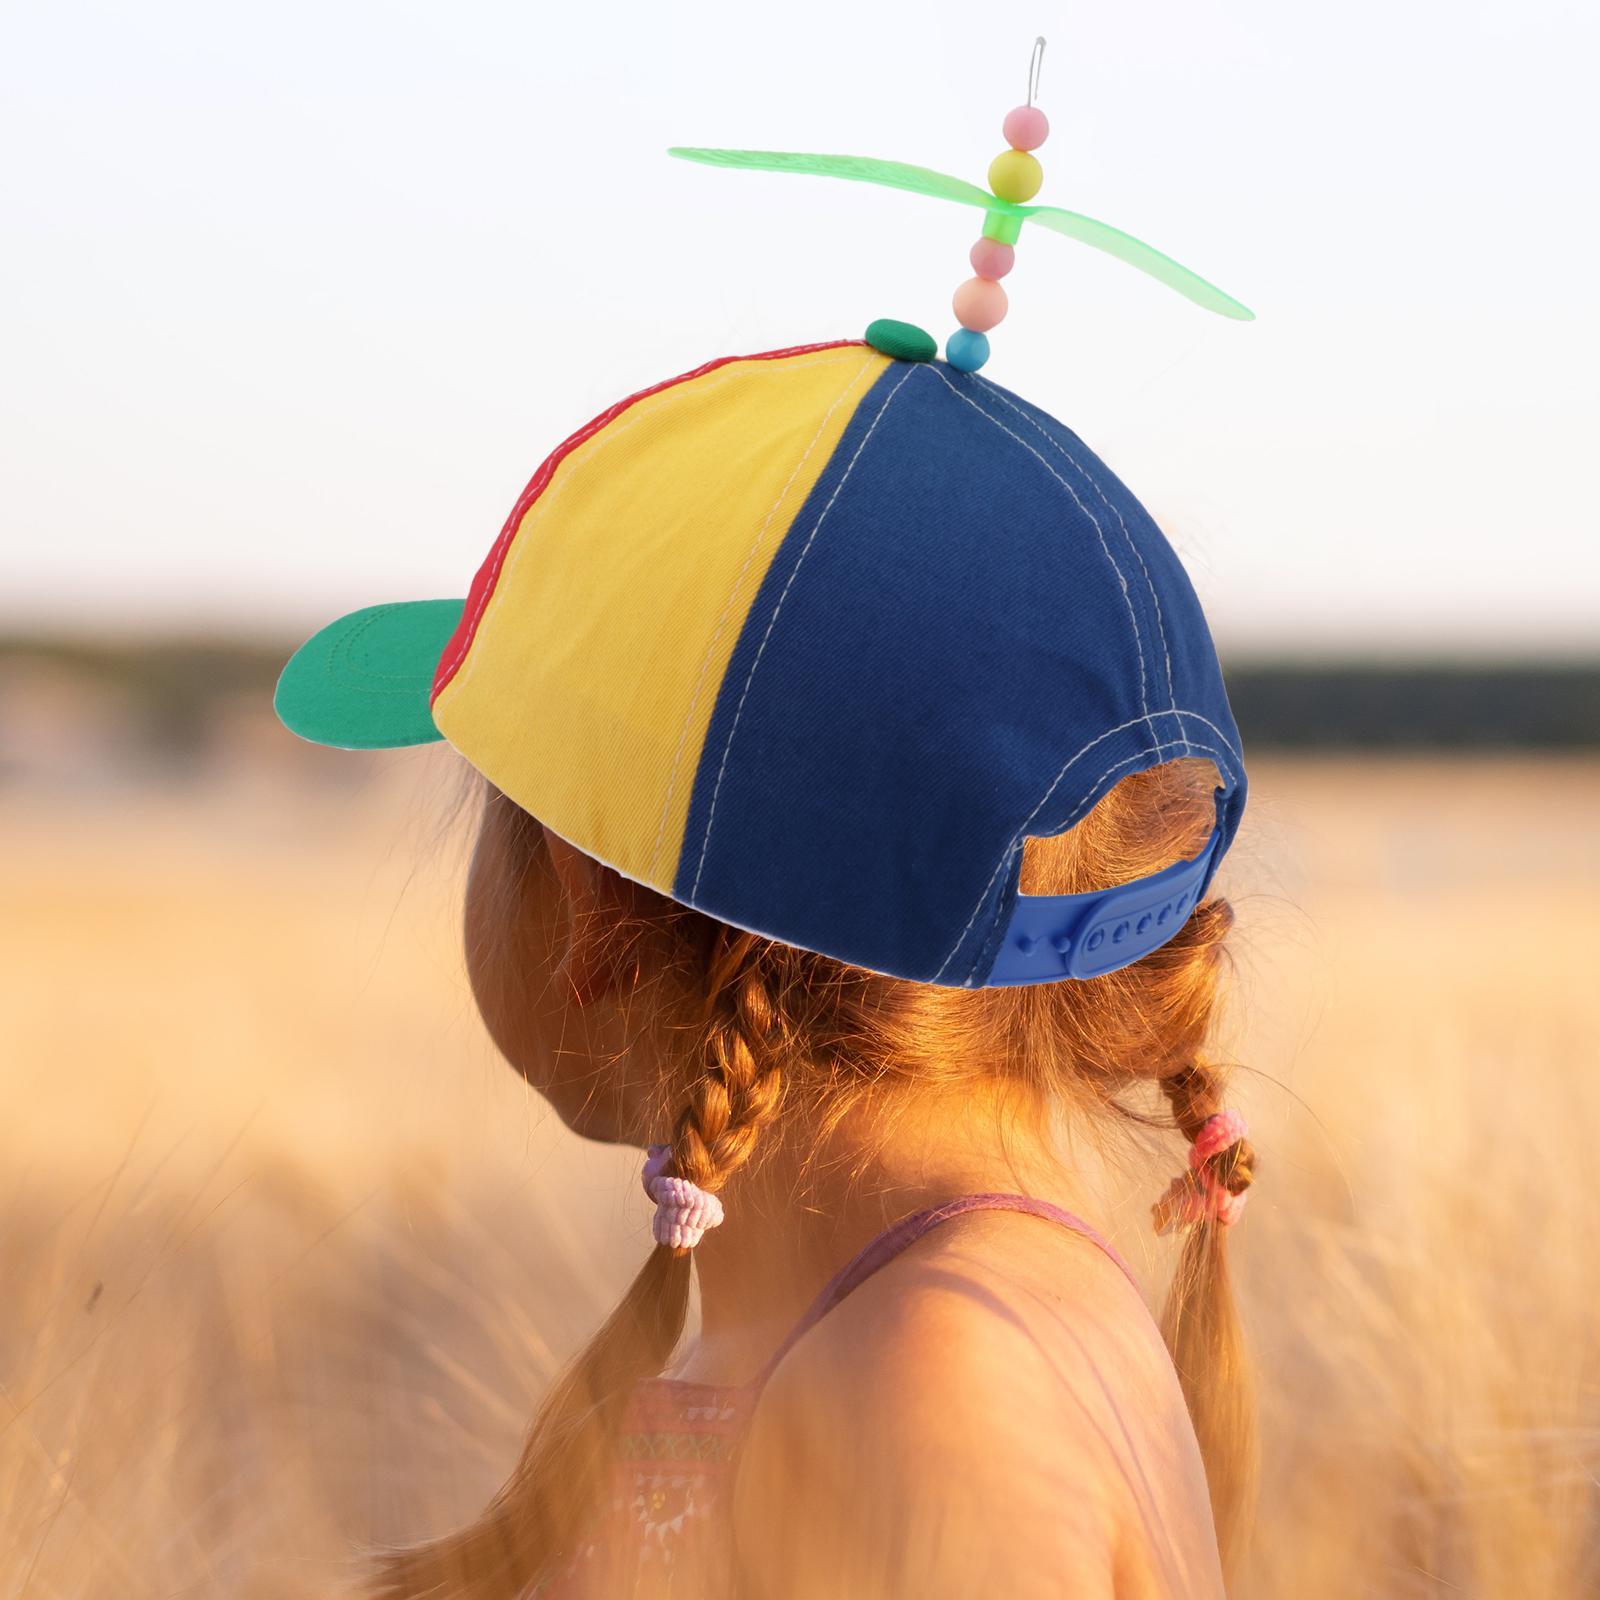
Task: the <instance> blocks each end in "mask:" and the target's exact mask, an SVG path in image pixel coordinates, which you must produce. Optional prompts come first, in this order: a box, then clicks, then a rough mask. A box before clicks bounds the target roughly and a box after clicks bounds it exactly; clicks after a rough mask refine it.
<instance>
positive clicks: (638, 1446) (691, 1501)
mask: <svg viewBox="0 0 1600 1600" xmlns="http://www.w3.org/2000/svg"><path fill="white" fill-rule="evenodd" d="M966 1211H1025V1212H1030V1213H1032V1215H1034V1216H1038V1217H1048V1218H1050V1220H1051V1221H1053V1222H1059V1223H1060V1224H1061V1225H1062V1226H1063V1227H1066V1228H1070V1229H1071V1230H1072V1231H1073V1232H1074V1233H1078V1234H1081V1235H1083V1237H1084V1238H1086V1239H1088V1240H1089V1241H1090V1242H1091V1243H1093V1244H1096V1245H1098V1246H1099V1247H1100V1249H1102V1250H1103V1251H1105V1253H1106V1254H1107V1255H1108V1256H1110V1257H1111V1259H1112V1260H1113V1261H1115V1262H1116V1264H1117V1265H1118V1266H1119V1267H1120V1268H1121V1269H1122V1270H1123V1272H1124V1273H1126V1274H1127V1277H1128V1281H1129V1282H1130V1283H1133V1284H1134V1287H1135V1288H1137V1287H1138V1284H1137V1281H1136V1280H1135V1279H1134V1276H1133V1273H1132V1272H1131V1271H1130V1270H1129V1268H1128V1264H1127V1262H1125V1261H1124V1260H1123V1259H1122V1257H1121V1256H1120V1255H1118V1254H1117V1252H1116V1250H1115V1249H1114V1248H1113V1246H1112V1245H1111V1244H1110V1242H1109V1241H1108V1240H1106V1239H1104V1238H1103V1237H1102V1236H1101V1235H1100V1234H1099V1233H1097V1232H1096V1231H1095V1230H1094V1229H1093V1228H1092V1227H1090V1225H1089V1224H1088V1223H1087V1222H1085V1221H1083V1219H1082V1218H1081V1217H1075V1216H1074V1215H1073V1214H1072V1213H1071V1212H1070V1211H1063V1210H1062V1209H1061V1207H1060V1206H1055V1205H1051V1204H1050V1202H1049V1201H1048V1200H1035V1199H1033V1198H1031V1197H1030V1196H1028V1195H1021V1194H967V1195H960V1196H958V1197H957V1198H956V1199H954V1200H947V1201H945V1202H944V1203H943V1204H942V1205H937V1206H930V1207H928V1208H927V1209H926V1210H924V1211H917V1212H913V1213H912V1214H911V1215H910V1216H907V1217H902V1218H901V1219H900V1221H899V1222H896V1223H894V1224H893V1225H892V1226H891V1227H889V1228H886V1229H885V1230H884V1231H883V1232H882V1233H880V1234H879V1235H878V1236H877V1237H876V1238H875V1239H873V1240H871V1241H870V1242H869V1243H868V1244H867V1245H866V1246H865V1247H864V1248H863V1249H862V1250H860V1251H859V1252H858V1253H857V1254H856V1255H855V1256H854V1257H853V1258H852V1259H851V1260H850V1261H848V1262H846V1263H845V1265H844V1266H843V1267H841V1268H840V1269H839V1271H838V1272H836V1273H835V1274H834V1275H833V1277H832V1278H831V1279H829V1281H828V1282H827V1283H826V1284H825V1285H824V1286H823V1288H822V1290H821V1292H820V1293H819V1294H818V1295H817V1297H816V1299H815V1300H813V1301H812V1303H811V1306H810V1309H809V1310H807V1312H806V1313H805V1315H804V1316H803V1317H801V1319H800V1320H799V1321H798V1322H797V1323H796V1324H795V1325H794V1327H793V1328H792V1329H791V1330H790V1331H789V1335H788V1337H787V1338H785V1339H784V1341H783V1343H782V1344H780V1345H779V1346H778V1348H777V1349H776V1350H774V1351H773V1352H772V1355H771V1356H770V1357H769V1358H768V1360H767V1362H766V1364H765V1365H764V1366H763V1367H762V1368H761V1370H760V1372H758V1373H757V1374H756V1375H755V1377H754V1378H752V1379H750V1381H749V1382H747V1383H740V1384H730V1385H715V1384H705V1383H689V1382H685V1381H684V1380H682V1379H679V1378H651V1379H649V1380H647V1381H646V1382H644V1383H641V1384H639V1385H638V1386H637V1388H635V1390H634V1392H633V1395H632V1397H631V1398H630V1401H629V1405H628V1410H627V1413H626V1415H625V1417H624V1420H623V1423H622V1427H621V1430H620V1432H619V1435H618V1439H617V1447H616V1451H615V1454H614V1457H613V1459H612V1462H611V1469H610V1471H611V1482H610V1486H609V1490H610V1492H609V1496H608V1498H607V1499H606V1501H605V1502H604V1503H603V1504H602V1505H601V1506H600V1507H599V1508H598V1510H597V1513H596V1515H595V1517H594V1519H593V1521H592V1523H591V1525H590V1529H589V1532H588V1535H587V1536H586V1538H585V1539H584V1541H583V1542H582V1544H581V1545H580V1546H579V1548H578V1550H577V1552H576V1554H575V1555H574V1556H573V1557H572V1558H571V1559H570V1561H568V1562H567V1564H566V1565H565V1566H564V1567H563V1568H562V1569H561V1570H560V1571H559V1572H557V1573H555V1574H554V1575H552V1576H551V1577H550V1578H548V1579H547V1580H545V1581H544V1582H543V1583H541V1584H536V1585H535V1586H534V1587H533V1588H532V1589H531V1590H529V1591H528V1594H527V1597H526V1600H601V1597H606V1600H610V1597H613V1596H623V1595H627V1596H633V1597H635V1600H664V1597H666V1596H669V1595H678V1596H684V1595H693V1596H694V1597H695V1600H723V1597H725V1596H728V1595H731V1594H732V1593H733V1560H732V1558H733V1547H732V1539H731V1533H732V1524H731V1518H730V1507H731V1500H732V1485H733V1471H734V1468H735V1466H736V1464H737V1461H738V1454H739V1444H740V1441H741V1440H742V1438H743V1437H744V1433H745V1429H746V1428H747V1427H748V1426H749V1423H750V1418H751V1415H752V1414H753V1412H754V1410H755V1406H756V1401H757V1400H758V1399H759V1398H760V1395H761V1390H762V1388H763V1387H764V1386H765V1384H766V1381H767V1379H768V1378H769V1377H770V1376H771V1375H772V1373H773V1371H774V1370H775V1369H776V1367H777V1365H778V1363H779V1362H780V1361H782V1360H783V1358H784V1357H785V1356H786V1355H787V1354H788V1353H789V1351H790V1350H791V1349H792V1348H793V1346H794V1344H795V1341H796V1340H798V1339H800V1338H801V1337H802V1336H803V1335H804V1334H805V1333H806V1332H808V1331H809V1330H810V1329H811V1328H812V1327H814V1326H815V1325H816V1324H817V1323H818V1322H819V1321H820V1320H821V1319H822V1318H823V1317H825V1316H826V1315H827V1314H828V1312H830V1311H831V1310H832V1309H833V1308H834V1307H835V1306H836V1305H838V1304H839V1302H840V1301H841V1300H843V1299H844V1297H845V1296H846V1295H847V1294H849V1293H850V1292H851V1291H852V1290H853V1289H856V1288H858V1287H859V1286H860V1285H861V1284H862V1283H864V1282H865V1281H866V1280H867V1279H868V1278H870V1277H871V1276H872V1274H873V1273H874V1272H876V1271H877V1270H878V1269H879V1268H880V1267H883V1266H885V1265H887V1263H889V1262H890V1261H892V1260H894V1258H895V1257H896V1256H897V1255H899V1254H900V1252H901V1251H902V1250H904V1249H905V1248H906V1247H907V1246H908V1245H909V1244H911V1243H912V1242H913V1241H914V1240H916V1239H920V1238H921V1237H922V1235H923V1234H925V1233H927V1232H928V1231H929V1229H931V1228H936V1227H937V1226H938V1225H939V1224H940V1223H941V1222H948V1221H949V1220H950V1218H952V1217H958V1216H960V1215H961V1214H962V1213H963V1212H966ZM675 1585H676V1586H675Z"/></svg>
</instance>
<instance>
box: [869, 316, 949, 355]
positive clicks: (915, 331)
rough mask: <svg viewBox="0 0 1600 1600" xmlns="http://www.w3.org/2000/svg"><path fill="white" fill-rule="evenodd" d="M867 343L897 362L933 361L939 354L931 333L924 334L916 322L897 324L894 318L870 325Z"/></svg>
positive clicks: (879, 320) (885, 318)
mask: <svg viewBox="0 0 1600 1600" xmlns="http://www.w3.org/2000/svg"><path fill="white" fill-rule="evenodd" d="M867 343H868V344H870V345H871V346H872V348H873V349H874V350H881V351H882V352H883V353H884V355H886V356H893V357H894V359H895V360H896V361H932V360H933V358H934V357H935V356H936V355H938V353H939V346H938V345H937V344H936V343H934V339H933V335H932V334H931V333H924V332H923V331H922V329H921V328H919V327H918V326H917V325H916V324H915V323H914V322H896V321H895V320H894V318H893V317H879V318H878V320H877V321H876V322H873V323H869V324H868V326H867Z"/></svg>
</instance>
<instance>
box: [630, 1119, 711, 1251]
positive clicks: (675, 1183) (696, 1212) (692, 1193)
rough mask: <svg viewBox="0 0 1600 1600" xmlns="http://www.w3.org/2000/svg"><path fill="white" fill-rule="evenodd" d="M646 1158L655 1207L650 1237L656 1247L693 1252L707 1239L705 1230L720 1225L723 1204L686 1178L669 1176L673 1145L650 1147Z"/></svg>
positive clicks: (647, 1185) (649, 1192)
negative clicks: (669, 1246)
mask: <svg viewBox="0 0 1600 1600" xmlns="http://www.w3.org/2000/svg"><path fill="white" fill-rule="evenodd" d="M645 1155H646V1157H647V1159H646V1161H645V1164H644V1192H645V1193H646V1194H647V1195H649V1196H650V1198H651V1199H652V1200H653V1201H655V1205H656V1214H655V1217H654V1218H653V1219H652V1221H651V1223H650V1232H651V1234H652V1235H653V1236H654V1238H655V1241H656V1243H657V1244H667V1245H671V1246H672V1248H673V1249H674V1250H692V1249H694V1247H695V1246H696V1245H697V1244H699V1243H700V1241H701V1239H702V1238H704V1237H705V1233H706V1229H708V1228H715V1227H717V1226H718V1225H719V1224H720V1223H721V1221H722V1218H723V1210H722V1202H721V1201H720V1200H719V1199H718V1198H717V1197H716V1196H715V1195H714V1194H711V1193H709V1192H708V1191H707V1190H705V1189H702V1188H701V1187H700V1186H699V1185H698V1184H694V1183H690V1182H689V1180H688V1179H687V1178H669V1177H668V1176H666V1173H665V1170H664V1169H665V1167H666V1165H667V1163H668V1162H669V1161H670V1160H671V1159H672V1146H671V1145H666V1144H652V1145H648V1146H647V1147H646V1149H645Z"/></svg>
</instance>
